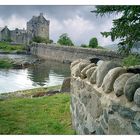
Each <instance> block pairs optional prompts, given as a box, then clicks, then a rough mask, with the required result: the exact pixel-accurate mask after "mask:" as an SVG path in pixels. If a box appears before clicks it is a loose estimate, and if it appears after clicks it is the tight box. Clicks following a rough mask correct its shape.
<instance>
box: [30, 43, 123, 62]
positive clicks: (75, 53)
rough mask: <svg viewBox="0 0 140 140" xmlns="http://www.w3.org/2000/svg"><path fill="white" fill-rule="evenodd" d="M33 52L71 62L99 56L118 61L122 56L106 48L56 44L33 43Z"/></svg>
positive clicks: (45, 57)
mask: <svg viewBox="0 0 140 140" xmlns="http://www.w3.org/2000/svg"><path fill="white" fill-rule="evenodd" d="M30 51H31V53H32V54H34V55H37V56H39V57H41V58H44V59H50V60H56V61H60V62H66V63H70V62H72V61H74V60H76V59H79V58H82V59H91V58H98V59H102V60H115V61H118V60H120V59H121V58H122V56H120V55H119V54H117V53H116V52H113V51H109V50H106V49H90V48H81V47H68V46H59V45H55V44H47V45H46V44H44V43H33V44H32V45H31V46H30Z"/></svg>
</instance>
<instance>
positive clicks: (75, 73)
mask: <svg viewBox="0 0 140 140" xmlns="http://www.w3.org/2000/svg"><path fill="white" fill-rule="evenodd" d="M87 65H89V62H88V61H81V62H80V63H78V64H76V65H75V66H73V67H72V69H71V75H72V76H75V77H80V75H81V71H82V70H83V69H84V68H85V67H86V66H87Z"/></svg>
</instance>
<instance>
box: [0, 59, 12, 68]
mask: <svg viewBox="0 0 140 140" xmlns="http://www.w3.org/2000/svg"><path fill="white" fill-rule="evenodd" d="M12 66H13V64H12V62H11V61H10V60H9V59H0V68H11V67H12Z"/></svg>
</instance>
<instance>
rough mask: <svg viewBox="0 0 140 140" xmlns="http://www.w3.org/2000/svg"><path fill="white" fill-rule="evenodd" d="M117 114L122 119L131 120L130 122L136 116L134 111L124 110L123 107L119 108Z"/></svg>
mask: <svg viewBox="0 0 140 140" xmlns="http://www.w3.org/2000/svg"><path fill="white" fill-rule="evenodd" d="M118 113H119V114H120V115H121V116H122V117H123V118H126V119H131V120H133V119H134V117H135V115H136V112H135V111H133V110H131V109H130V108H125V107H120V108H119V111H118Z"/></svg>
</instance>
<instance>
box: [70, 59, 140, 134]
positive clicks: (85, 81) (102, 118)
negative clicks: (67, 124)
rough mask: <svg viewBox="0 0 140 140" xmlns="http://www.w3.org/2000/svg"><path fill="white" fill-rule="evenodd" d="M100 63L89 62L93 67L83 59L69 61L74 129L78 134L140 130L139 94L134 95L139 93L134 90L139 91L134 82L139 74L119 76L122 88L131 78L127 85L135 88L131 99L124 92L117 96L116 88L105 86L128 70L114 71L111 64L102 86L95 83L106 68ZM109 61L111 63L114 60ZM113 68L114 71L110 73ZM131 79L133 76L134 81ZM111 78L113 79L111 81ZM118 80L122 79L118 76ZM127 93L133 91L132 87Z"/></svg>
mask: <svg viewBox="0 0 140 140" xmlns="http://www.w3.org/2000/svg"><path fill="white" fill-rule="evenodd" d="M77 62H78V61H77ZM103 63H106V62H103ZM103 63H102V64H101V62H100V63H98V65H94V66H93V64H92V67H89V65H90V66H91V64H90V63H88V62H82V61H79V62H78V63H76V61H75V62H73V63H72V64H71V105H70V110H71V114H72V124H73V127H74V129H75V130H76V132H77V134H86V135H89V134H91V135H127V134H130V135H138V134H140V98H139V97H138V96H137V98H135V96H136V95H139V96H140V94H137V93H138V91H139V93H140V88H138V87H140V85H139V86H137V88H136V85H135V84H136V83H135V82H136V79H137V78H139V79H137V80H139V83H140V74H138V75H136V74H134V75H133V76H132V75H131V76H132V77H130V78H129V79H128V80H126V79H125V78H123V79H122V81H123V82H126V84H125V86H124V87H123V89H125V88H127V85H128V83H129V82H130V81H131V82H132V83H131V86H129V87H131V88H132V87H133V88H135V90H134V91H133V92H134V95H133V97H134V99H133V100H132V101H131V102H130V101H128V96H126V93H123V94H122V95H120V96H116V92H115V90H114V89H113V88H112V91H111V92H109V93H107V92H106V90H105V89H106V88H108V87H109V86H112V85H111V84H112V83H113V84H114V83H115V81H117V79H120V76H122V75H123V76H124V75H127V74H123V73H120V72H119V71H115V70H113V69H115V68H113V67H112V68H111V69H110V70H109V69H108V73H107V74H106V75H105V77H104V80H103V83H102V86H100V87H99V86H98V82H99V80H100V79H101V77H102V76H103V73H102V72H103V70H105V69H106V70H107V68H105V65H104V66H103ZM101 65H102V66H101ZM111 65H112V66H113V64H111ZM99 67H100V68H99ZM108 67H109V65H108ZM116 69H119V68H116ZM95 71H96V72H95ZM110 71H112V72H110ZM113 71H114V72H115V73H113ZM123 72H125V71H123ZM93 73H94V74H93ZM101 73H102V74H101ZM118 73H119V74H118ZM126 73H127V72H126ZM111 74H112V75H111ZM109 75H110V77H111V78H110V79H108V81H106V80H105V79H107V78H109ZM134 77H135V78H134ZM136 77H137V78H136ZM112 79H113V80H112ZM132 79H135V81H133V80H132ZM110 80H112V81H111V82H110ZM117 82H121V81H120V80H119V81H117ZM117 84H118V83H117ZM120 86H121V85H120ZM117 88H119V87H117ZM128 90H129V88H128ZM128 90H127V92H128ZM125 92H126V91H125ZM136 92H137V93H136ZM129 94H132V91H131V92H130V93H129Z"/></svg>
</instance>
